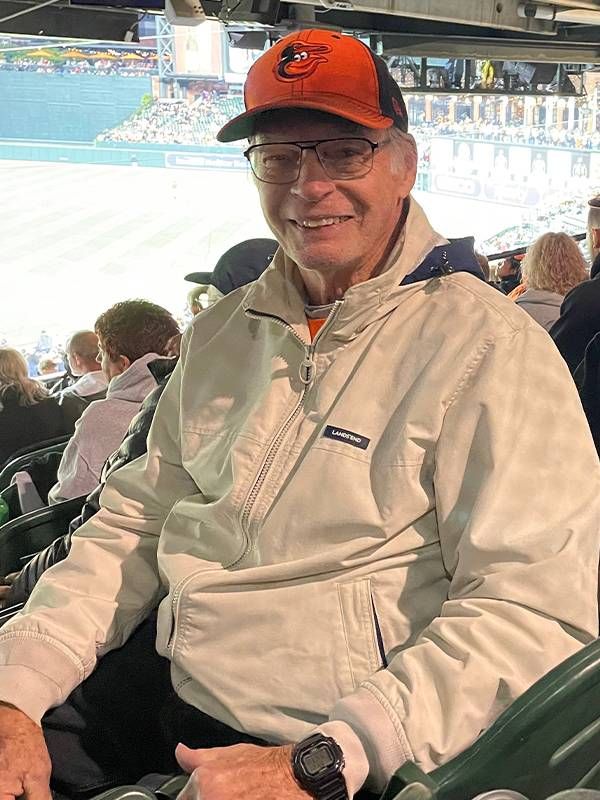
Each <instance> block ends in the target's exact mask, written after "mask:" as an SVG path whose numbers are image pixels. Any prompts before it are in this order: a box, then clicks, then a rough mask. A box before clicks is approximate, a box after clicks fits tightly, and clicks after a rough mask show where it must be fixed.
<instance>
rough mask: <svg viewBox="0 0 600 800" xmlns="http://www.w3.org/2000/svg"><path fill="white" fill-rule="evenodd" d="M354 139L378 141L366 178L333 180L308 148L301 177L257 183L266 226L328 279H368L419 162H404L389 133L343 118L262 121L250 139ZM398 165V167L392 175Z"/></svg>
mask: <svg viewBox="0 0 600 800" xmlns="http://www.w3.org/2000/svg"><path fill="white" fill-rule="evenodd" d="M356 136H360V137H363V138H366V139H369V140H370V141H372V142H378V143H380V147H379V148H378V149H377V150H376V151H375V154H374V160H373V168H372V170H371V171H370V172H369V173H368V174H367V175H365V176H364V177H361V178H354V179H352V180H333V179H332V178H330V177H329V176H328V175H327V173H326V172H325V171H324V169H323V167H322V166H321V164H320V163H319V160H318V158H317V155H316V153H315V152H314V151H311V150H307V151H304V154H303V159H302V166H301V170H300V175H299V177H298V180H297V181H295V182H294V183H291V184H282V185H278V184H269V183H263V182H261V181H258V180H257V181H256V185H257V187H258V193H259V196H260V203H261V206H262V210H263V213H264V215H265V218H266V220H267V223H268V224H269V227H270V228H271V230H272V231H273V233H274V235H275V237H276V239H277V240H278V241H279V242H280V244H281V245H282V247H283V249H284V250H285V252H286V253H287V255H288V256H290V257H291V258H292V259H293V260H294V261H295V262H296V263H297V264H298V266H299V267H300V268H301V269H304V270H315V271H317V272H319V273H320V274H321V275H323V276H325V275H327V274H328V273H331V274H335V273H339V272H344V273H357V272H359V271H360V273H361V274H364V277H363V278H362V279H363V280H366V279H367V278H368V277H369V276H370V274H371V272H372V271H373V269H374V267H375V266H376V265H377V264H378V263H379V262H380V260H381V259H382V257H383V256H384V254H385V253H386V250H387V249H388V246H389V244H390V240H391V238H392V235H393V233H394V229H395V228H396V226H397V223H398V219H399V216H400V213H401V208H402V201H403V200H404V198H405V197H406V196H407V195H408V194H409V192H410V190H411V188H412V186H413V183H414V180H415V170H416V166H414V167H413V166H411V167H406V168H405V167H404V157H403V154H400V155H398V154H397V145H396V144H390V143H389V139H390V132H389V131H375V130H371V129H367V128H360V129H358V131H357V128H356V126H354V125H350V124H349V123H347V122H346V121H345V120H342V119H336V118H333V117H332V118H324V117H323V116H322V115H319V114H315V113H313V112H310V111H301V112H298V111H295V112H290V114H289V120H282V119H281V117H279V118H277V121H274V120H271V121H269V120H268V119H267V120H264V121H263V122H262V124H261V125H260V127H259V129H258V131H257V132H256V134H255V136H254V137H253V139H252V144H267V143H269V142H300V143H303V144H305V143H312V142H315V141H317V140H319V139H333V138H344V137H356ZM395 150H396V154H395V152H394V151H395ZM394 163H396V164H399V165H400V169H399V170H398V169H397V171H396V172H395V173H394V172H393V171H392V166H393V164H394ZM309 224H310V225H311V227H308V225H309ZM315 225H316V227H313V226H315Z"/></svg>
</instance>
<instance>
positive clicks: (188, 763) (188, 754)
mask: <svg viewBox="0 0 600 800" xmlns="http://www.w3.org/2000/svg"><path fill="white" fill-rule="evenodd" d="M203 752H204V751H203V750H192V749H191V748H189V747H186V745H184V744H182V743H181V742H180V743H179V744H178V745H177V747H176V748H175V758H176V759H177V763H178V764H179V766H180V767H181V769H182V770H184V772H187V773H188V774H191V773H192V772H193V771H194V770H195V769H196V767H199V766H200V761H201V758H202V753H203Z"/></svg>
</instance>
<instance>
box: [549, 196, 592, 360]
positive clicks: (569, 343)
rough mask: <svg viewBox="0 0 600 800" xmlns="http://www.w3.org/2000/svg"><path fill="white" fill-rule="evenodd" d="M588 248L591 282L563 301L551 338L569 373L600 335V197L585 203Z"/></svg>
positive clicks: (578, 287)
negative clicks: (590, 263)
mask: <svg viewBox="0 0 600 800" xmlns="http://www.w3.org/2000/svg"><path fill="white" fill-rule="evenodd" d="M588 205H589V211H588V248H589V251H590V253H591V256H592V268H591V270H590V280H589V281H584V282H583V283H580V284H579V286H576V287H575V288H574V289H572V290H571V291H570V292H569V293H568V294H567V296H566V297H565V299H564V300H563V302H562V305H561V307H560V317H559V318H558V319H557V320H556V322H555V323H554V325H553V326H552V327H551V328H550V336H552V338H553V339H554V342H555V344H556V346H557V347H558V349H559V350H560V353H561V355H562V357H563V358H564V359H565V361H566V362H567V366H568V367H569V370H570V371H571V374H573V373H574V372H575V370H576V369H577V367H578V365H579V363H580V362H581V361H582V360H583V357H584V354H585V349H586V347H587V346H588V344H589V343H590V342H591V341H592V339H593V338H594V336H595V335H596V334H597V333H600V311H599V309H600V195H598V197H592V199H591V200H590V201H589V203H588Z"/></svg>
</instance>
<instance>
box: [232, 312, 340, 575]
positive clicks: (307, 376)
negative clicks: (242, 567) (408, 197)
mask: <svg viewBox="0 0 600 800" xmlns="http://www.w3.org/2000/svg"><path fill="white" fill-rule="evenodd" d="M340 305H341V302H340V301H336V303H335V305H334V308H333V310H332V311H331V313H330V315H329V318H328V319H327V322H326V323H325V324H324V325H323V327H322V328H321V330H320V331H319V332H318V333H317V335H316V336H315V339H314V340H313V341H312V342H311V343H310V344H308V345H307V344H306V342H305V341H304V340H303V339H301V338H300V336H298V334H297V333H296V331H295V330H294V329H293V328H292V326H291V325H288V323H287V322H285V320H283V319H281V318H280V317H275V316H272V315H271V314H261V313H257V312H255V311H250V310H249V309H248V310H247V312H246V313H247V314H249V315H250V316H252V317H255V318H264V317H266V318H268V319H270V320H272V321H273V322H275V323H276V324H277V325H282V326H283V327H284V328H286V330H288V331H291V332H292V334H293V335H294V337H295V338H296V339H297V340H298V341H299V342H300V344H301V345H302V348H303V350H304V359H303V360H302V363H301V364H300V380H301V381H302V384H303V387H304V388H303V389H302V392H301V393H300V396H299V398H298V402H297V403H296V405H295V406H294V408H293V410H292V412H291V413H290V414H289V415H288V417H287V419H286V420H285V422H284V423H283V425H282V426H281V427H280V428H279V431H278V432H277V435H276V436H275V438H274V440H273V442H272V444H271V446H270V447H269V450H268V452H267V455H266V456H265V459H264V461H263V463H262V466H261V468H260V470H259V472H258V475H257V476H256V479H255V481H254V483H253V485H252V488H251V489H250V492H249V493H248V496H247V498H246V502H245V503H244V509H243V511H242V518H241V526H242V531H243V533H244V536H245V538H246V544H245V547H244V550H243V551H242V553H241V555H240V556H238V558H237V559H236V560H235V561H234V562H233V563H232V564H230V565H229V568H231V567H235V566H236V564H239V562H240V561H241V560H242V559H243V558H245V556H246V555H247V554H248V553H249V551H250V550H251V548H252V543H251V541H250V531H249V524H248V521H249V519H250V514H251V513H252V508H253V506H254V503H255V502H256V498H257V497H258V495H259V493H260V490H261V489H262V486H263V484H264V482H265V478H266V477H267V475H268V473H269V471H270V469H271V467H272V466H273V462H274V461H275V457H276V456H277V453H278V451H279V448H280V446H281V443H282V441H283V440H284V439H285V437H286V435H287V432H288V431H289V429H290V427H291V426H292V424H293V423H294V421H295V419H296V417H297V416H298V414H299V413H300V410H301V408H302V403H303V401H304V398H305V396H306V392H307V391H308V389H309V387H310V385H311V383H312V382H313V378H314V370H315V363H314V361H313V356H314V353H315V348H316V344H317V341H318V339H319V338H320V336H321V334H322V332H323V331H324V330H325V329H326V328H327V327H328V326H329V325H330V324H331V322H332V321H333V319H334V317H335V315H336V313H337V310H338V308H339V306H340Z"/></svg>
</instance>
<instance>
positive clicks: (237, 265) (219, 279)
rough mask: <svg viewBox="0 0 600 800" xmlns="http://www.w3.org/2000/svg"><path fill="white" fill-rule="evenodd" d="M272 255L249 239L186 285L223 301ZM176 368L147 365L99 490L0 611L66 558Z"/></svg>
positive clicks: (0, 590) (8, 591) (141, 436)
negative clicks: (147, 384) (141, 395)
mask: <svg viewBox="0 0 600 800" xmlns="http://www.w3.org/2000/svg"><path fill="white" fill-rule="evenodd" d="M276 249H277V242H276V241H275V240H274V239H249V240H248V241H247V242H241V243H240V244H237V245H234V246H233V247H232V248H230V249H229V250H227V251H226V252H225V253H224V254H223V255H222V256H221V258H220V259H219V260H218V262H217V264H216V266H215V269H214V270H213V272H212V273H206V272H203V273H191V274H190V275H188V276H186V279H187V280H190V281H192V282H195V280H196V279H197V278H198V282H199V283H207V281H209V280H210V281H211V285H212V286H213V287H214V288H215V289H216V290H217V291H218V293H219V294H221V295H223V296H224V295H226V294H229V292H231V291H233V290H234V289H237V288H239V287H240V286H245V285H246V284H247V283H250V282H251V281H253V280H255V279H256V278H258V276H259V275H261V274H262V273H263V272H264V270H265V269H266V268H267V266H268V265H269V263H270V261H271V259H272V257H273V255H274V253H275V250H276ZM176 364H177V358H160V359H155V360H154V361H152V362H151V363H150V364H148V369H149V370H150V372H151V373H152V375H153V376H154V378H155V380H156V382H157V386H156V388H154V389H153V390H152V391H151V392H150V394H149V395H148V396H147V397H146V399H145V400H144V402H143V403H142V406H141V408H140V410H139V412H138V413H137V415H136V416H135V417H134V418H133V420H132V422H131V424H130V426H129V429H128V430H127V433H126V435H125V438H124V439H123V442H122V443H121V446H120V447H119V449H118V450H117V451H116V452H114V453H113V454H112V455H111V456H109V458H108V460H107V461H106V464H105V465H104V468H103V470H102V477H101V482H100V484H99V485H98V486H97V487H96V488H95V489H94V491H93V492H91V494H89V495H88V497H87V498H86V500H85V503H84V504H83V508H82V510H81V514H80V515H79V516H78V517H76V518H75V519H74V520H72V521H71V524H70V525H69V531H68V532H67V533H66V534H65V535H64V536H61V537H60V538H58V539H56V540H55V541H54V542H53V543H52V544H51V545H49V546H48V547H47V548H46V549H45V550H42V551H41V552H40V553H38V554H37V555H36V556H34V558H33V559H32V560H31V561H29V563H28V564H27V565H26V566H25V567H24V568H23V569H22V570H21V571H20V572H19V573H17V574H16V575H11V576H7V579H6V580H7V583H8V584H9V585H6V586H0V603H1V604H2V605H3V606H4V607H5V608H6V607H8V606H12V605H16V604H17V603H24V602H25V601H26V600H27V598H28V597H29V595H30V594H31V592H32V591H33V588H34V586H35V584H36V583H37V582H38V580H39V579H40V577H41V576H42V574H43V573H44V572H45V571H46V570H47V569H48V568H49V567H51V566H53V564H57V563H58V562H59V561H62V560H63V559H64V558H66V557H67V555H68V553H69V549H70V547H71V535H72V534H73V533H74V532H75V531H76V530H77V528H79V527H80V526H81V525H83V523H84V522H87V520H88V519H89V518H90V517H92V516H93V515H94V514H95V513H96V512H97V511H98V510H99V508H100V504H99V498H100V494H101V493H102V490H103V488H104V484H105V482H106V479H107V478H108V476H109V475H111V474H112V473H113V472H114V471H115V470H117V469H119V467H122V466H123V465H124V464H127V463H128V462H129V461H133V460H134V459H135V458H138V457H139V456H141V455H143V454H144V453H145V452H146V439H147V436H148V431H149V430H150V425H151V423H152V419H153V417H154V412H155V411H156V407H157V405H158V401H159V399H160V396H161V394H162V392H163V390H164V388H165V386H166V385H167V381H168V380H169V377H170V375H171V373H172V372H173V370H174V369H175V365H176Z"/></svg>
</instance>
